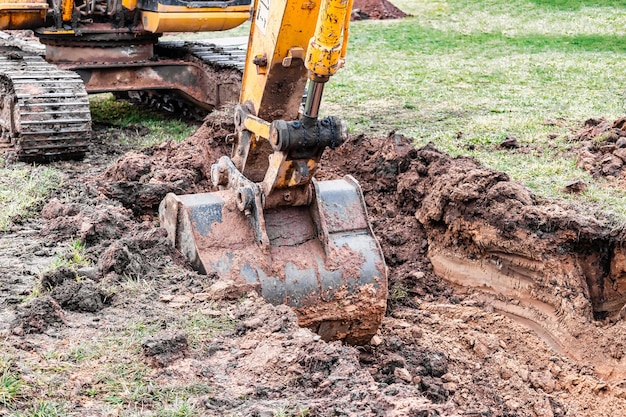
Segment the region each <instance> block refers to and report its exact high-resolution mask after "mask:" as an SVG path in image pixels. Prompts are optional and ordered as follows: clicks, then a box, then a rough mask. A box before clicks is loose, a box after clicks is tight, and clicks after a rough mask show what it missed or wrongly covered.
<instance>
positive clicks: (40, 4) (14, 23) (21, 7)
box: [0, 0, 48, 30]
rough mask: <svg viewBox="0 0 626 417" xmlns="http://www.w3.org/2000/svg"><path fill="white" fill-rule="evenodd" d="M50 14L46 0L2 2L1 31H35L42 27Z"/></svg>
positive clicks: (0, 3) (0, 12) (4, 0)
mask: <svg viewBox="0 0 626 417" xmlns="http://www.w3.org/2000/svg"><path fill="white" fill-rule="evenodd" d="M47 12H48V3H47V2H46V0H32V1H20V0H18V1H11V0H3V1H2V2H0V29H2V30H12V29H33V28H37V27H41V26H42V25H43V24H44V22H45V20H46V14H47Z"/></svg>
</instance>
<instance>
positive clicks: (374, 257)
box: [159, 176, 387, 344]
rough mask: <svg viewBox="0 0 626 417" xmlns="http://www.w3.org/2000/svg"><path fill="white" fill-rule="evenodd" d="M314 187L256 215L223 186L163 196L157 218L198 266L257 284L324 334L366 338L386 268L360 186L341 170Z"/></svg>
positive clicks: (380, 312)
mask: <svg viewBox="0 0 626 417" xmlns="http://www.w3.org/2000/svg"><path fill="white" fill-rule="evenodd" d="M314 190H315V196H314V198H313V202H312V204H311V205H309V206H300V207H281V208H275V209H270V210H265V211H262V215H261V217H262V218H260V219H259V218H257V219H255V221H251V217H253V216H252V215H251V214H250V213H248V215H246V214H245V213H244V212H242V211H241V210H240V209H239V208H238V206H237V201H236V200H237V196H236V195H235V194H236V193H234V192H233V191H230V190H223V191H217V192H213V193H206V194H193V195H181V196H177V195H174V194H168V195H167V196H166V198H165V199H164V200H163V202H162V203H161V207H160V210H159V213H160V219H161V224H162V225H163V227H165V228H166V229H167V231H168V236H169V238H170V239H171V240H172V241H173V242H174V244H175V246H176V247H177V248H178V249H180V250H181V251H182V252H183V254H184V255H185V256H187V258H188V259H189V260H190V261H191V262H192V264H193V265H194V266H195V267H196V269H198V270H199V271H201V272H203V273H208V272H216V273H217V274H219V276H220V277H221V278H224V279H230V280H234V281H237V282H240V283H247V284H253V285H258V287H259V288H260V292H261V294H262V295H263V297H264V298H265V299H266V300H267V301H269V302H270V303H273V304H286V305H289V306H291V307H293V308H294V309H295V311H296V313H297V315H298V320H299V323H300V325H301V326H305V327H308V328H311V329H312V330H314V331H316V332H317V333H318V334H320V336H322V338H323V339H325V340H344V341H346V342H347V343H351V344H365V343H368V342H369V340H370V338H371V337H372V336H373V335H374V334H375V333H376V331H377V330H378V328H379V326H380V323H381V321H382V318H383V316H384V313H385V308H386V299H387V270H386V266H385V263H384V260H383V255H382V251H381V249H380V245H379V244H378V241H377V240H376V238H375V236H374V234H373V233H372V230H371V227H370V225H369V223H368V221H367V211H366V208H365V203H364V200H363V195H362V193H361V189H360V187H359V185H358V183H357V182H356V180H354V178H352V177H350V176H348V177H345V178H344V179H340V180H333V181H320V182H314ZM259 225H260V227H262V228H263V229H264V230H263V231H264V232H265V233H266V236H267V242H269V244H264V242H263V239H261V240H259V238H258V236H259V235H258V231H256V230H255V228H256V227H259Z"/></svg>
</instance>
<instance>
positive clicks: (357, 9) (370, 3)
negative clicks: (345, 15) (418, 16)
mask: <svg viewBox="0 0 626 417" xmlns="http://www.w3.org/2000/svg"><path fill="white" fill-rule="evenodd" d="M352 10H353V13H352V20H363V19H401V18H403V17H406V16H407V14H406V13H404V12H403V11H402V10H400V9H398V8H397V7H396V6H394V5H393V4H391V2H389V1H387V0H354V4H353V6H352Z"/></svg>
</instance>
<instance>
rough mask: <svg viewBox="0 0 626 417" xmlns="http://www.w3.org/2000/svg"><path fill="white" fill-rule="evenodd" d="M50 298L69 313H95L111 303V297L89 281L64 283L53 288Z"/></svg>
mask: <svg viewBox="0 0 626 417" xmlns="http://www.w3.org/2000/svg"><path fill="white" fill-rule="evenodd" d="M50 296H51V297H52V298H54V299H55V300H56V302H57V303H59V305H60V306H61V307H62V308H63V309H65V310H69V311H76V312H86V313H96V312H98V311H100V310H102V309H103V308H104V307H106V305H108V304H110V303H111V295H110V294H107V293H106V292H105V291H104V290H102V289H101V288H99V287H98V285H97V284H96V283H95V282H93V281H91V280H89V279H86V280H81V281H66V282H64V283H63V284H62V285H59V286H57V287H55V288H54V289H53V290H52V291H51V292H50Z"/></svg>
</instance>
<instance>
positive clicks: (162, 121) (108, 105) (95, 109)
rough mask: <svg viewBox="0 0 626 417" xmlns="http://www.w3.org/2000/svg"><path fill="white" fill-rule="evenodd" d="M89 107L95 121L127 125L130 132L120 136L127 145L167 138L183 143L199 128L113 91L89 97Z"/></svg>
mask: <svg viewBox="0 0 626 417" xmlns="http://www.w3.org/2000/svg"><path fill="white" fill-rule="evenodd" d="M89 107H90V109H91V118H92V120H93V122H94V123H101V124H105V125H111V126H116V127H120V128H126V130H127V133H124V134H122V137H121V138H120V139H118V140H121V143H122V144H124V145H129V146H134V147H147V146H151V145H156V144H159V143H161V142H164V141H167V140H174V141H177V142H180V141H182V140H183V139H185V138H187V137H189V136H190V135H191V134H192V133H193V132H194V131H195V130H196V126H194V125H192V124H189V123H186V122H184V121H181V120H176V119H174V118H172V117H167V116H164V115H160V114H157V113H153V112H150V111H147V110H145V109H142V108H140V107H138V106H135V105H133V104H131V103H128V102H126V101H123V100H116V99H115V97H113V95H112V94H97V95H93V96H90V97H89ZM146 129H147V133H145V132H144V130H146ZM133 130H134V131H135V132H133Z"/></svg>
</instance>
